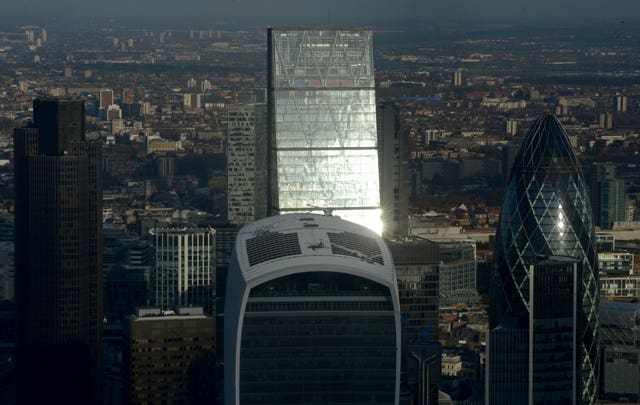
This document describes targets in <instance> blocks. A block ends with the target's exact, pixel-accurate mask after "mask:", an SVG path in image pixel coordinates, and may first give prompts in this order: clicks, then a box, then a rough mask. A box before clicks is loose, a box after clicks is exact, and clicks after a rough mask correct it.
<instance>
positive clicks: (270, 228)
mask: <svg viewBox="0 0 640 405" xmlns="http://www.w3.org/2000/svg"><path fill="white" fill-rule="evenodd" d="M224 315H225V337H224V340H225V344H224V345H225V350H224V356H225V358H224V363H225V370H224V372H225V403H226V404H230V405H233V404H240V403H241V404H261V405H262V404H363V405H364V404H374V403H375V404H398V402H399V393H400V335H401V333H400V303H399V299H398V288H397V282H396V277H395V271H394V267H393V259H392V257H391V254H390V252H389V249H388V248H387V246H386V245H385V243H384V242H383V240H382V239H381V238H380V237H379V236H377V235H376V234H375V233H374V232H372V231H371V230H369V229H367V228H364V227H362V226H360V225H357V224H354V223H351V222H348V221H343V220H340V219H338V218H335V217H331V216H321V215H314V214H290V215H282V216H274V217H269V218H265V219H263V220H260V221H257V222H254V223H252V224H250V225H247V226H245V227H244V228H242V229H241V230H240V233H239V234H238V237H237V239H236V243H235V248H234V253H233V257H232V262H231V265H230V268H229V274H228V276H227V291H226V297H225V314H224Z"/></svg>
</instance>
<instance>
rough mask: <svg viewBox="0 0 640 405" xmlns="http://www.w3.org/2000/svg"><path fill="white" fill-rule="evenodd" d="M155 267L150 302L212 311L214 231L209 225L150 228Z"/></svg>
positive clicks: (214, 260)
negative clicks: (151, 299) (199, 307)
mask: <svg viewBox="0 0 640 405" xmlns="http://www.w3.org/2000/svg"><path fill="white" fill-rule="evenodd" d="M149 232H150V233H151V235H152V236H153V237H154V238H155V248H156V249H155V250H156V267H155V269H154V271H153V273H152V276H151V285H152V288H153V294H152V297H153V299H154V301H153V302H154V305H156V306H158V307H160V308H162V309H172V308H175V307H178V306H189V305H195V306H201V307H203V308H204V310H205V311H206V312H207V313H209V314H212V313H213V311H214V308H213V306H214V299H215V298H214V297H215V284H216V281H215V276H216V273H215V268H216V267H215V266H216V256H215V250H216V248H215V245H216V231H215V230H214V229H212V228H197V227H186V226H182V227H175V226H174V227H172V226H167V227H165V228H153V229H152V230H151V231H149Z"/></svg>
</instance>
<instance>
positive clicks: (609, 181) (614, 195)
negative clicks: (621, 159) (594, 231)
mask: <svg viewBox="0 0 640 405" xmlns="http://www.w3.org/2000/svg"><path fill="white" fill-rule="evenodd" d="M590 180H591V182H590V183H591V184H590V189H589V196H590V197H591V210H592V212H593V222H594V225H596V226H599V227H602V228H607V229H611V227H612V226H613V223H614V222H615V221H624V220H625V219H626V210H627V190H626V186H625V183H624V180H619V179H616V166H615V165H614V164H613V163H594V164H593V166H591V176H590Z"/></svg>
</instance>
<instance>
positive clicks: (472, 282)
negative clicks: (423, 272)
mask: <svg viewBox="0 0 640 405" xmlns="http://www.w3.org/2000/svg"><path fill="white" fill-rule="evenodd" d="M435 242H437V244H438V260H439V262H440V266H439V268H440V302H441V303H442V304H445V305H449V304H455V303H458V302H464V303H467V304H473V303H477V302H478V301H479V300H480V297H479V296H478V289H477V259H476V244H475V242H460V241H449V242H447V241H444V240H436V241H435Z"/></svg>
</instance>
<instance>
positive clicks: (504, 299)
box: [487, 114, 599, 404]
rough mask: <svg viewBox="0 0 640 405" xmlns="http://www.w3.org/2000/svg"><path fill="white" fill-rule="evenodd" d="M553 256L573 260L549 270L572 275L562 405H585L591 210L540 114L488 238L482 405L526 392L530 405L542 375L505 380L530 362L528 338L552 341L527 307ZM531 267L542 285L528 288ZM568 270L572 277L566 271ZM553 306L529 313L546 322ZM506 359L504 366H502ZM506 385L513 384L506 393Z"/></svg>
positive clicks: (578, 174) (591, 322) (566, 150)
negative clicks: (567, 391)
mask: <svg viewBox="0 0 640 405" xmlns="http://www.w3.org/2000/svg"><path fill="white" fill-rule="evenodd" d="M554 256H560V257H568V258H572V259H574V260H575V261H577V262H578V263H577V264H576V265H575V266H574V265H571V264H568V262H567V263H564V262H562V263H560V264H558V263H555V264H554V266H556V267H557V268H558V269H562V270H557V271H566V272H567V274H568V275H569V276H567V277H569V278H571V277H572V276H571V275H574V276H575V278H573V281H571V280H569V279H567V280H564V279H563V280H564V281H562V282H565V281H566V286H565V287H567V288H566V289H567V290H570V289H573V290H572V291H573V293H574V295H575V296H576V297H577V311H576V313H575V314H573V315H572V314H570V313H567V314H565V315H563V316H568V317H569V318H571V319H573V321H572V322H574V324H573V325H574V326H573V330H574V331H575V335H576V336H574V339H573V345H574V351H575V359H576V360H575V361H576V365H575V372H574V373H573V374H574V375H575V381H573V382H571V381H570V382H568V384H571V385H572V386H573V390H574V391H575V394H574V396H573V398H572V400H571V401H570V403H593V401H594V400H595V398H596V390H597V378H596V377H597V374H596V373H597V368H598V367H597V364H596V363H597V359H598V339H597V336H598V325H599V321H598V280H597V278H598V276H597V269H596V266H597V260H596V250H595V233H594V228H593V223H592V219H591V209H590V205H589V198H588V196H587V189H586V186H585V182H584V178H583V175H582V171H581V168H580V165H579V162H578V159H577V158H576V155H575V153H574V151H573V148H572V146H571V143H570V141H569V138H568V137H567V134H566V132H565V130H564V128H562V125H561V124H560V122H559V121H558V120H557V119H556V117H555V116H553V115H551V114H544V115H542V116H541V117H540V118H539V119H538V120H537V121H536V122H535V123H534V124H533V126H532V127H531V129H530V130H529V133H528V134H527V136H526V138H525V140H524V142H523V144H522V146H521V148H520V151H519V152H518V155H517V157H516V159H515V162H514V165H513V168H512V171H511V176H510V179H509V183H508V187H507V192H506V195H505V200H504V204H503V206H502V211H501V215H500V223H499V227H498V232H497V235H496V251H495V266H494V272H493V275H492V292H491V316H490V338H489V346H490V348H489V353H488V359H487V361H488V378H487V384H488V387H487V388H488V389H487V395H488V401H487V402H488V403H491V404H493V403H507V402H509V401H511V403H515V402H513V401H517V402H518V403H524V401H523V399H524V398H526V397H517V396H518V395H521V394H522V395H526V391H527V390H528V391H529V398H528V402H530V403H531V402H532V398H531V392H530V391H531V389H530V388H527V387H532V386H534V385H535V381H536V379H538V380H540V379H545V378H547V377H548V376H545V375H540V374H532V373H531V370H520V371H522V373H521V376H525V375H526V376H528V379H526V380H525V381H524V383H523V381H522V379H521V378H520V383H517V382H513V381H510V378H509V375H511V376H516V375H520V373H519V372H518V371H517V370H514V366H513V364H514V361H521V360H524V363H525V364H531V363H533V362H534V361H535V360H536V359H535V357H534V348H533V347H532V345H533V343H532V342H538V341H541V338H540V337H539V336H534V335H535V334H536V333H549V334H550V335H549V339H553V338H554V337H553V336H551V335H552V334H553V330H554V329H553V328H552V327H551V328H548V327H544V328H538V327H535V328H534V327H533V325H537V324H536V322H540V321H539V318H538V315H537V314H534V313H533V312H532V305H533V302H534V301H536V302H537V301H539V300H538V299H537V298H538V297H536V295H538V294H541V293H542V291H540V289H542V288H544V286H545V282H549V283H551V282H552V280H554V279H553V277H551V276H552V275H553V273H551V272H549V271H548V267H549V265H548V262H545V261H547V259H549V258H550V257H554ZM556 262H557V261H556ZM543 263H546V264H544V265H543ZM536 266H538V267H540V269H541V270H540V271H539V273H540V275H541V276H540V277H542V275H543V274H547V276H548V278H547V281H545V280H543V279H540V280H538V281H536V282H535V283H534V282H532V277H533V271H534V268H536ZM571 266H574V268H575V269H576V270H574V272H575V273H577V274H574V273H572V271H571V270H570V269H569V270H567V269H568V267H571ZM543 267H544V271H543V270H542V269H543ZM553 283H555V284H554V288H555V287H557V286H558V285H557V281H553ZM569 301H570V300H569ZM554 303H555V301H554V300H551V299H550V300H547V301H544V300H543V301H541V304H539V307H538V308H537V310H538V311H541V312H539V314H542V315H540V316H542V317H547V318H548V319H551V318H552V317H554V316H559V315H557V314H555V315H554V313H553V311H545V310H544V306H545V305H547V306H551V305H554ZM556 304H557V303H556ZM545 328H546V329H545ZM542 340H544V339H542ZM515 343H517V344H515ZM491 346H492V347H491ZM525 348H526V349H527V350H525ZM565 354H566V356H569V355H570V354H568V353H565ZM507 358H509V359H510V360H508V361H507V360H505V359H507ZM547 358H552V357H547ZM523 367H524V366H523ZM536 369H537V370H540V369H544V367H543V368H536ZM514 378H515V377H514ZM554 378H555V377H554ZM566 378H572V377H570V376H569V377H566ZM511 383H514V384H515V385H518V384H520V385H519V386H518V387H517V388H516V387H515V386H511V387H509V384H511ZM523 391H524V392H523Z"/></svg>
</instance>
